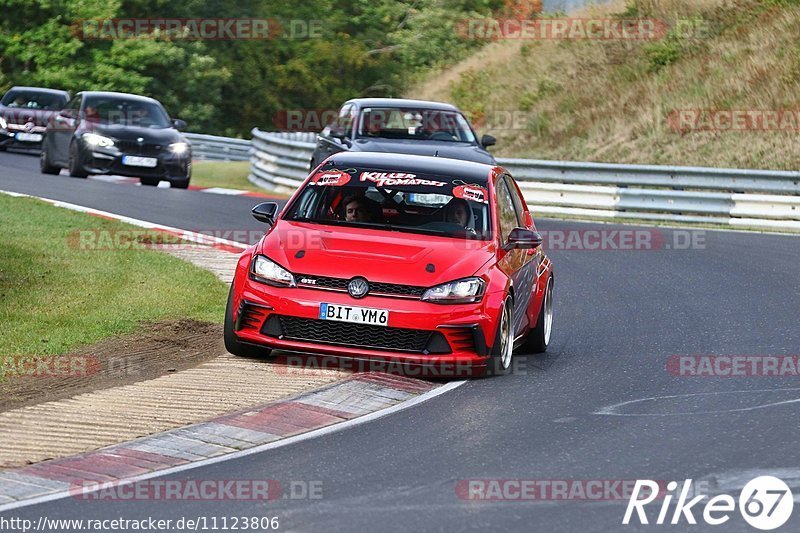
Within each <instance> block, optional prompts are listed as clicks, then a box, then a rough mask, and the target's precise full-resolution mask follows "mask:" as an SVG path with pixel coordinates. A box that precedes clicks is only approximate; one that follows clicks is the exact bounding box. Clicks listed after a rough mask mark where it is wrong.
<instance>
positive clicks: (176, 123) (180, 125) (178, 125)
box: [172, 118, 187, 131]
mask: <svg viewBox="0 0 800 533" xmlns="http://www.w3.org/2000/svg"><path fill="white" fill-rule="evenodd" d="M186 126H187V124H186V121H185V120H181V119H179V118H173V119H172V127H173V128H175V129H176V130H178V131H183V130H185V129H186Z"/></svg>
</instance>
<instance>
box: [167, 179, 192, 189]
mask: <svg viewBox="0 0 800 533" xmlns="http://www.w3.org/2000/svg"><path fill="white" fill-rule="evenodd" d="M169 186H170V187H172V188H173V189H188V188H189V178H186V179H183V180H174V181H170V182H169Z"/></svg>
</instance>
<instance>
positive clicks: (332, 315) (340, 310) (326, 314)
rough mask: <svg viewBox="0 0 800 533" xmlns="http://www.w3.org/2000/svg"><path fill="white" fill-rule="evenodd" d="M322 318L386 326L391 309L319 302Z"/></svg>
mask: <svg viewBox="0 0 800 533" xmlns="http://www.w3.org/2000/svg"><path fill="white" fill-rule="evenodd" d="M319 318H320V319H321V320H335V321H337V322H351V323H353V324H369V325H371V326H386V325H387V324H388V323H389V311H387V310H386V309H369V308H366V307H353V306H351V305H336V304H319Z"/></svg>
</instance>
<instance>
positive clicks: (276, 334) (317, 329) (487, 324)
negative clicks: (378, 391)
mask: <svg viewBox="0 0 800 533" xmlns="http://www.w3.org/2000/svg"><path fill="white" fill-rule="evenodd" d="M234 284H235V287H234V289H235V290H234V295H235V296H234V301H233V305H234V331H235V334H236V336H237V337H238V339H239V341H240V342H246V343H250V344H257V345H262V346H266V347H269V348H272V349H281V350H290V351H295V352H306V353H312V354H322V355H330V356H335V357H338V358H348V359H350V360H351V363H346V364H344V365H339V367H342V366H344V367H345V368H348V369H356V370H357V369H362V370H367V369H370V370H384V367H385V366H386V364H387V363H393V364H398V363H399V364H402V365H411V366H415V367H428V368H430V369H432V372H430V373H428V374H426V375H431V376H437V377H468V376H472V375H476V374H477V375H480V374H482V373H483V372H484V371H485V368H486V365H487V362H488V359H489V354H490V351H491V346H490V345H489V344H488V343H487V339H494V333H495V330H496V327H497V324H496V317H497V316H499V312H498V311H499V309H500V307H499V306H498V305H496V303H495V302H494V300H498V301H499V302H500V304H499V305H500V306H501V305H502V298H493V297H492V295H491V294H486V295H484V298H483V300H482V301H481V302H478V303H474V304H463V305H438V304H433V303H429V302H423V301H421V300H419V299H410V298H409V299H406V298H395V297H383V296H367V297H365V298H362V299H360V300H356V299H354V298H352V297H351V296H350V295H349V294H347V293H346V292H333V291H325V290H318V289H311V288H296V287H292V288H276V287H271V286H268V285H264V284H261V283H258V282H255V281H253V280H251V279H249V277H248V276H247V275H237V276H236V279H235V280H234ZM321 303H328V304H340V305H351V306H357V307H366V308H373V309H387V310H389V322H388V325H387V326H385V327H384V326H369V325H364V324H351V323H347V322H334V321H329V320H320V319H319V310H320V304H321ZM352 361H359V362H364V361H367V362H368V364H366V365H364V364H360V363H359V364H353V363H352ZM311 364H318V361H317V362H312V363H311Z"/></svg>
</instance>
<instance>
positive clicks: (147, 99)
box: [80, 91, 158, 103]
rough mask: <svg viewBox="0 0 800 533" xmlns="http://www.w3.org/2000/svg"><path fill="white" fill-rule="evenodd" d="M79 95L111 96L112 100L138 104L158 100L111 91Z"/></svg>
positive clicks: (88, 92)
mask: <svg viewBox="0 0 800 533" xmlns="http://www.w3.org/2000/svg"><path fill="white" fill-rule="evenodd" d="M80 94H82V95H84V96H111V97H114V98H125V99H126V100H138V101H140V102H151V103H158V100H156V99H155V98H150V97H149V96H142V95H140V94H130V93H117V92H112V91H81V92H80Z"/></svg>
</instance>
